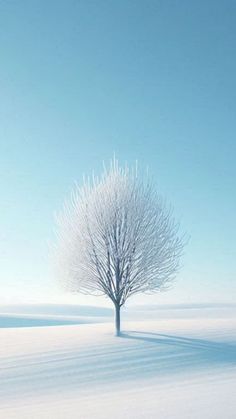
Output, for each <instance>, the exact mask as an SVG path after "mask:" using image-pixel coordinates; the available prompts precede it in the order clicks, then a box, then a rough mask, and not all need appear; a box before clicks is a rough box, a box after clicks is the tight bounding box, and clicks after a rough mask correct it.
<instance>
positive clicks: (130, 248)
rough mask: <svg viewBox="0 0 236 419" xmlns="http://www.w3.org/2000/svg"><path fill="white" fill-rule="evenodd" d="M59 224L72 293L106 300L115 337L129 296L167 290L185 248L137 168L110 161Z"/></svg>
mask: <svg viewBox="0 0 236 419" xmlns="http://www.w3.org/2000/svg"><path fill="white" fill-rule="evenodd" d="M56 221H57V246H56V249H57V252H56V253H57V260H58V262H59V266H60V272H61V274H62V276H61V277H62V279H63V284H64V285H65V286H66V288H67V289H69V290H71V291H72V292H76V293H77V292H80V293H84V294H90V295H105V296H106V297H108V298H109V299H110V300H111V301H112V302H113V304H114V307H115V326H116V334H117V335H119V334H120V309H121V307H122V306H123V305H124V304H125V302H126V300H127V299H128V298H130V297H131V296H132V295H135V294H139V293H154V292H157V291H162V290H165V289H167V288H168V287H169V286H170V284H171V283H172V281H173V279H174V278H175V275H176V273H177V271H178V268H179V262H180V256H181V254H182V249H183V240H182V238H181V237H180V236H179V225H178V223H176V221H175V219H174V218H173V215H172V209H171V208H170V207H169V206H167V205H166V204H165V202H164V201H163V199H162V198H161V197H160V196H159V194H158V193H157V192H156V190H155V188H154V187H153V184H152V182H151V181H150V179H149V177H148V176H144V177H143V176H139V174H138V172H137V168H135V169H129V168H127V167H125V168H121V167H119V165H118V163H117V161H116V160H114V161H112V162H111V165H110V167H109V169H108V170H107V169H105V168H104V172H103V174H102V176H101V177H100V178H95V177H93V178H92V180H90V179H88V180H84V182H83V185H82V186H81V187H78V186H76V187H75V188H74V190H73V191H72V194H71V198H70V199H69V201H68V202H66V203H65V205H64V208H63V210H62V212H61V213H60V214H59V215H58V216H57V219H56Z"/></svg>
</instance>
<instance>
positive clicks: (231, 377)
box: [0, 307, 236, 419]
mask: <svg viewBox="0 0 236 419" xmlns="http://www.w3.org/2000/svg"><path fill="white" fill-rule="evenodd" d="M11 309H12V308H11ZM14 311H15V312H17V314H14V313H11V319H12V321H13V319H14V318H15V319H18V320H19V316H23V317H24V319H25V323H24V324H25V326H26V325H27V320H28V325H29V326H30V327H14V326H13V327H12V326H11V327H4V328H1V329H0V339H1V345H0V383H1V386H0V418H4V419H5V418H6V419H8V418H9V419H10V418H17V419H26V418H27V419H38V418H40V419H41V418H42V419H54V418H58V419H67V418H71V419H73V418H76V419H78V418H79V419H93V418H94V419H95V418H96V419H108V418H109V419H110V418H112V419H113V418H114V419H120V418H124V417H125V418H126V419H128V418H135V419H136V418H137V419H141V418H142V419H149V418H150V419H152V418H161V419H162V418H163V419H165V418H168V419H175V418H177V419H180V418H181V419H182V418H186V419H191V418H194V419H195V418H196V419H199V418H203V419H205V418H206V419H208V418H209V419H222V418H224V419H235V417H236V397H235V388H236V310H235V309H233V307H229V308H228V309H227V307H218V308H217V307H212V308H209V307H198V308H196V307H195V308H194V309H191V310H189V308H186V307H183V308H181V309H180V308H179V309H178V310H176V309H174V308H173V307H167V308H166V309H165V310H155V309H154V308H153V309H151V310H145V309H144V308H140V307H139V308H136V309H135V310H134V309H133V310H131V309H130V310H127V313H126V314H125V316H123V317H124V318H125V320H124V322H123V324H122V327H123V335H122V336H121V337H115V336H114V330H113V324H112V322H111V318H110V312H109V311H107V312H103V311H101V312H100V315H101V317H99V316H96V315H95V312H94V311H93V310H92V308H91V310H89V309H87V311H86V310H85V311H84V314H83V315H82V311H83V310H82V311H80V312H79V311H78V313H75V311H73V310H72V311H71V312H70V310H66V309H64V317H63V310H62V309H61V310H58V312H57V313H58V314H56V310H55V307H54V311H53V310H51V309H50V307H49V308H47V310H46V309H45V308H44V309H42V308H41V311H40V309H39V308H38V309H37V310H36V311H35V312H34V313H33V311H32V314H30V310H29V309H28V310H27V309H26V310H25V311H26V312H27V315H26V314H25V315H24V313H23V310H21V311H20V310H19V309H18V311H17V309H16V308H14ZM144 312H145V313H146V314H145V316H144ZM150 312H151V317H150V318H151V320H148V313H150ZM160 312H162V317H161V318H160V317H158V316H159V314H160ZM6 313H7V310H6V309H5V312H4V314H2V315H1V316H0V318H1V319H2V324H3V323H4V321H7V320H6V319H7V318H8V319H9V317H10V313H9V312H8V314H6ZM104 313H105V314H104ZM138 313H139V315H138ZM174 313H176V316H174ZM227 313H228V314H227ZM90 314H91V315H90ZM155 314H156V316H155ZM53 316H54V317H53ZM143 316H144V319H145V320H141V319H142V318H143ZM68 317H72V318H73V319H74V321H75V322H76V321H77V323H78V324H65V323H64V325H52V324H53V323H47V322H46V321H47V319H49V318H50V320H51V322H53V318H54V320H55V321H56V320H57V323H55V324H59V323H60V322H63V321H64V322H65V321H68ZM20 318H22V317H20ZM32 318H33V319H34V322H35V324H37V318H38V320H39V322H40V320H42V318H43V319H44V321H45V325H44V326H42V325H41V327H35V325H32V324H31V323H30V321H31V320H32ZM4 319H5V320H4ZM78 319H80V321H79V320H78ZM102 321H103V323H102ZM92 322H93V323H92ZM99 322H100V323H99ZM6 324H7V323H5V326H6ZM15 324H16V325H17V322H16V323H15ZM18 324H19V322H18ZM46 324H48V325H50V327H48V326H47V325H46Z"/></svg>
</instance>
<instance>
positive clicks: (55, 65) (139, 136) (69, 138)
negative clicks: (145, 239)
mask: <svg viewBox="0 0 236 419" xmlns="http://www.w3.org/2000/svg"><path fill="white" fill-rule="evenodd" d="M235 19H236V3H235V1H233V0H232V1H231V0H226V1H225V2H222V1H218V0H214V1H213V0H204V1H203V0H200V1H198V2H191V1H189V0H182V1H174V0H173V1H170V0H165V1H164V0H162V1H161V0H160V1H158V0H155V1H152V0H146V1H139V0H137V1H133V0H132V1H131V0H120V1H118V2H117V1H115V0H101V1H96V0H95V1H92V0H90V1H87V0H81V1H80V0H76V1H75V0H66V1H65V0H64V1H62V0H57V1H55V0H50V1H48V0H41V1H38V0H23V1H20V2H19V1H17V0H12V1H7V0H0V302H15V301H17V302H19V301H20V302H37V301H40V302H43V301H47V302H50V301H51V302H55V301H59V300H60V301H65V302H78V303H84V304H86V303H91V302H92V303H93V302H94V301H95V300H94V299H93V298H90V297H84V296H83V297H81V296H73V297H70V295H68V294H65V293H64V291H63V290H62V289H61V288H59V286H58V283H57V280H56V278H55V273H54V268H53V263H52V260H51V257H50V246H51V244H52V243H53V241H54V225H55V223H54V217H55V213H56V212H58V211H59V210H60V208H61V207H62V204H63V202H64V200H65V198H66V197H67V196H68V195H69V193H70V190H71V187H72V186H73V184H74V182H75V181H77V182H78V183H81V182H82V177H83V174H91V172H92V171H94V172H95V173H96V174H99V173H100V172H101V169H102V164H103V161H104V162H106V163H108V162H109V160H110V159H111V158H112V156H113V154H114V153H115V154H116V157H117V158H118V160H119V162H120V164H125V163H126V162H127V163H128V164H130V165H132V164H134V163H135V161H136V160H138V162H139V166H140V167H143V168H146V167H147V166H148V167H149V172H150V173H151V175H152V176H153V178H154V180H155V183H156V187H157V189H158V190H159V191H160V193H162V194H163V195H164V196H165V197H166V198H167V200H168V201H169V202H171V203H172V205H173V207H174V208H175V215H176V217H177V218H178V219H180V221H181V228H182V229H183V231H185V232H187V234H188V235H189V236H190V240H189V243H188V245H187V246H186V249H185V255H184V258H183V261H182V265H183V266H182V269H181V271H180V273H179V275H178V278H177V281H176V284H175V286H174V287H173V289H172V290H171V291H169V292H168V293H165V294H164V293H163V294H157V295H155V296H151V297H150V296H149V297H143V296H140V297H138V298H137V300H135V301H138V302H141V303H144V302H145V303H147V304H149V303H150V304H151V303H156V304H162V303H166V302H168V303H170V302H171V303H172V302H173V303H182V302H190V303H192V302H231V303H232V302H236V257H235V250H236V237H235V233H236V216H235V213H236V211H235V210H236V194H235V181H236V165H235V155H236V139H235V131H236V130H235V128H236V115H235V113H236V78H235V74H236V51H235V39H236V26H235ZM103 303H104V304H105V302H104V300H103V299H100V300H99V299H98V298H97V299H96V304H98V305H99V304H103Z"/></svg>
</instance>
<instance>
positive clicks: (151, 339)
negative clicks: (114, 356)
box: [121, 331, 236, 365]
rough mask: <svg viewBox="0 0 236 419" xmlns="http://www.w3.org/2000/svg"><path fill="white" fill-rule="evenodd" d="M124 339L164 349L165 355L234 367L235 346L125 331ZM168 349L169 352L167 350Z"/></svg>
mask: <svg viewBox="0 0 236 419" xmlns="http://www.w3.org/2000/svg"><path fill="white" fill-rule="evenodd" d="M121 337H122V338H124V339H130V340H135V341H142V342H148V343H151V344H153V345H156V347H157V349H158V347H159V348H162V347H163V346H165V347H166V353H167V354H170V353H172V354H173V355H174V354H181V353H183V354H186V358H188V357H189V358H190V357H194V358H195V360H196V361H199V363H201V362H203V361H204V362H208V363H211V364H212V363H218V364H220V363H222V364H223V363H230V364H233V365H236V344H235V343H228V342H215V341H211V340H205V339H198V338H189V337H185V336H176V335H169V334H163V333H153V332H142V331H127V332H123V333H121ZM167 348H169V350H168V349H167Z"/></svg>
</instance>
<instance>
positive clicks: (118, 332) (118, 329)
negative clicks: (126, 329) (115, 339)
mask: <svg viewBox="0 0 236 419" xmlns="http://www.w3.org/2000/svg"><path fill="white" fill-rule="evenodd" d="M115 324H116V336H120V306H119V304H115Z"/></svg>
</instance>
